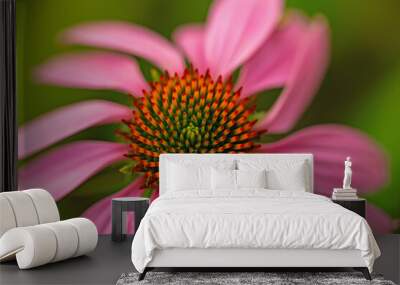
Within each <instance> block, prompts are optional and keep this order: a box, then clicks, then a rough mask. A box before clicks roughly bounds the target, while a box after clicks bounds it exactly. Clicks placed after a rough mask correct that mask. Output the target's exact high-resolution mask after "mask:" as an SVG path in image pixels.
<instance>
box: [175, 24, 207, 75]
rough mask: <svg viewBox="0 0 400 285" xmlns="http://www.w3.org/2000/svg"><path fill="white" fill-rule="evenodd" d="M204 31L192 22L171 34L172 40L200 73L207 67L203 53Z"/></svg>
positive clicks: (200, 26)
mask: <svg viewBox="0 0 400 285" xmlns="http://www.w3.org/2000/svg"><path fill="white" fill-rule="evenodd" d="M204 32H205V30H204V27H203V26H202V25H194V24H193V25H185V26H182V27H180V28H178V29H177V30H176V31H175V32H174V34H173V38H174V41H175V42H176V43H177V44H178V46H179V47H180V48H181V49H182V50H183V51H184V53H185V54H186V56H187V57H188V58H189V60H190V63H191V64H192V65H193V67H194V68H197V69H198V70H199V72H200V73H204V72H205V71H206V70H207V68H208V66H207V61H206V58H205V54H204Z"/></svg>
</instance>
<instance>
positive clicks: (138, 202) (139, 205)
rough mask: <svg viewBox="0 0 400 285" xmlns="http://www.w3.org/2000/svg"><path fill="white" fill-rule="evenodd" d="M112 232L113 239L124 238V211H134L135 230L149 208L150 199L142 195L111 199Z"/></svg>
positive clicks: (121, 239) (120, 239)
mask: <svg viewBox="0 0 400 285" xmlns="http://www.w3.org/2000/svg"><path fill="white" fill-rule="evenodd" d="M111 203H112V234H111V239H112V240H113V241H123V240H125V239H126V212H134V213H135V232H136V230H137V228H138V227H139V224H140V221H141V220H142V219H143V217H144V215H145V214H146V211H147V209H148V208H149V204H150V199H149V198H143V197H121V198H114V199H112V202H111Z"/></svg>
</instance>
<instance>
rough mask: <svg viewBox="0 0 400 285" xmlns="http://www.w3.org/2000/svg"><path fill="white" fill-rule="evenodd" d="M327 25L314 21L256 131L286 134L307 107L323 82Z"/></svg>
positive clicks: (320, 19) (326, 51)
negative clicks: (279, 93)
mask: <svg viewBox="0 0 400 285" xmlns="http://www.w3.org/2000/svg"><path fill="white" fill-rule="evenodd" d="M328 34H329V32H328V26H327V24H326V22H325V20H324V19H322V18H318V19H316V20H315V21H314V22H313V23H312V24H311V25H310V27H309V31H308V33H307V34H305V35H304V38H303V39H302V40H301V42H302V44H301V47H300V50H298V52H297V55H296V58H295V60H294V63H293V67H292V69H291V71H290V75H289V78H287V80H286V84H285V88H284V91H283V93H282V94H281V95H280V96H279V98H278V99H277V101H276V102H275V104H274V105H273V106H272V108H271V110H269V112H268V114H267V115H266V116H265V118H264V119H263V120H262V121H260V122H259V123H258V124H257V125H256V128H259V129H268V130H269V132H271V133H283V132H287V131H289V130H290V129H291V128H292V127H293V126H294V124H295V123H296V122H297V120H298V119H299V117H300V116H301V115H302V114H303V112H304V110H305V109H306V107H307V106H308V105H309V104H310V102H311V101H312V99H313V96H314V94H315V93H316V92H317V90H318V88H319V85H320V83H321V81H322V79H323V75H324V73H325V70H326V67H327V64H328V54H329V36H328Z"/></svg>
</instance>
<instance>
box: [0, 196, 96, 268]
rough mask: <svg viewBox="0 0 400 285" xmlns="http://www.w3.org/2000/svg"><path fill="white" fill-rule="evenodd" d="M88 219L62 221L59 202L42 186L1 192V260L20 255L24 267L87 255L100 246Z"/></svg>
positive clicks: (18, 258)
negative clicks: (41, 187) (57, 203)
mask: <svg viewBox="0 0 400 285" xmlns="http://www.w3.org/2000/svg"><path fill="white" fill-rule="evenodd" d="M97 239H98V234H97V229H96V226H95V225H94V224H93V222H91V221H90V220H88V219H85V218H74V219H69V220H65V221H60V215H59V213H58V209H57V205H56V203H55V201H54V199H53V197H52V196H51V195H50V193H49V192H47V191H45V190H42V189H30V190H25V191H14V192H3V193H0V262H2V261H7V260H10V259H15V258H16V259H17V263H18V266H19V268H20V269H28V268H32V267H36V266H40V265H43V264H46V263H50V262H57V261H60V260H64V259H67V258H71V257H76V256H80V255H84V254H86V253H88V252H90V251H92V250H94V249H95V248H96V245H97Z"/></svg>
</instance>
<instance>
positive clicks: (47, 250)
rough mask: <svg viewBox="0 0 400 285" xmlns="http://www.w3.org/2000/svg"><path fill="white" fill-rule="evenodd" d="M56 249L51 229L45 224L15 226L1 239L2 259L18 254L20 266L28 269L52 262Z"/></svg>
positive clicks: (55, 241) (0, 259)
mask: <svg viewBox="0 0 400 285" xmlns="http://www.w3.org/2000/svg"><path fill="white" fill-rule="evenodd" d="M56 249H57V240H56V237H55V235H54V233H53V232H52V230H51V229H49V228H47V227H44V226H43V225H36V226H30V227H19V228H14V229H11V230H9V231H8V232H6V233H5V234H4V235H3V236H2V237H1V239H0V261H3V260H9V259H11V258H13V257H14V256H16V259H17V263H18V266H19V268H20V269H28V268H32V267H36V266H40V265H43V264H46V263H49V262H51V260H52V259H53V257H54V256H55V254H56Z"/></svg>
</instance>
